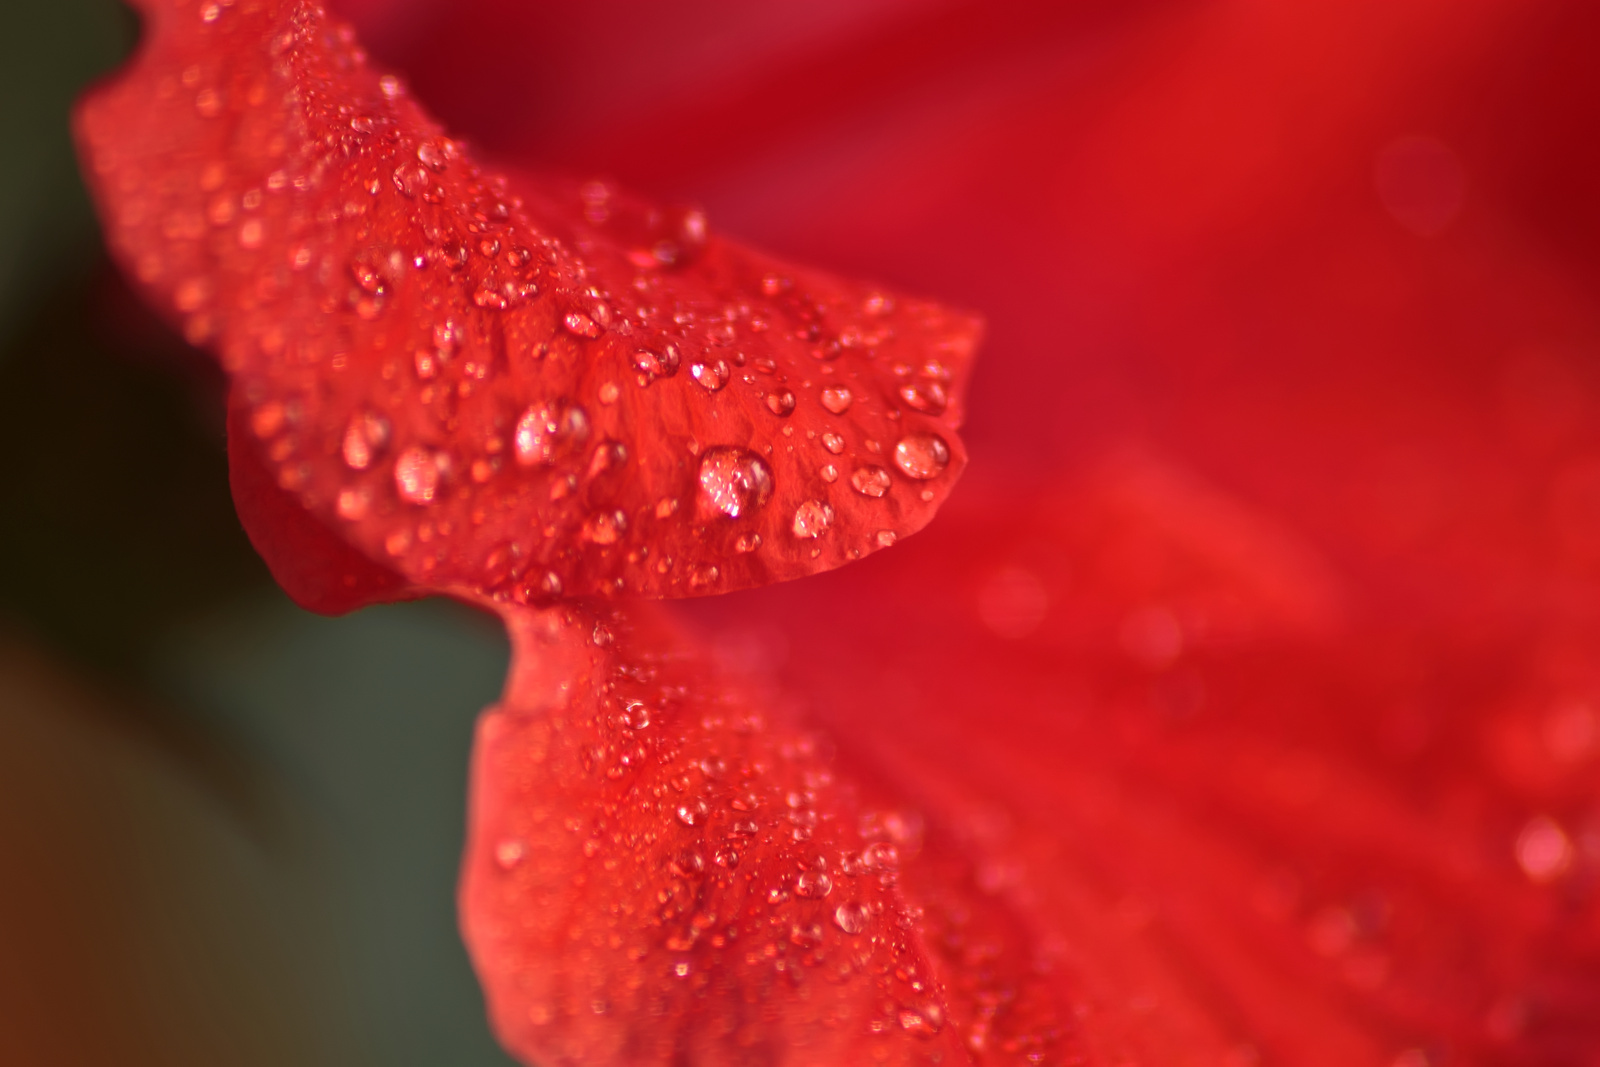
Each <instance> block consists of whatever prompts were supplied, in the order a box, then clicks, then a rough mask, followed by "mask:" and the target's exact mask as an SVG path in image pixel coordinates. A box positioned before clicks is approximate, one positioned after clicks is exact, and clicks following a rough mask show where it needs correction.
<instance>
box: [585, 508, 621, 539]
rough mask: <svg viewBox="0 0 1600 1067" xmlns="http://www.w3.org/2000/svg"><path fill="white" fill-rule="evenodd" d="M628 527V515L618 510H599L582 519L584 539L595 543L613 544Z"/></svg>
mask: <svg viewBox="0 0 1600 1067" xmlns="http://www.w3.org/2000/svg"><path fill="white" fill-rule="evenodd" d="M627 528H628V517H627V516H626V515H624V514H623V513H622V512H620V511H599V512H596V513H595V514H593V515H590V516H589V517H588V518H586V519H584V520H583V537H584V540H586V541H590V542H592V543H594V544H597V545H614V544H616V543H617V539H618V538H619V537H621V536H622V533H623V531H624V530H626V529H627Z"/></svg>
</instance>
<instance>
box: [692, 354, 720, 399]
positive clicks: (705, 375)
mask: <svg viewBox="0 0 1600 1067" xmlns="http://www.w3.org/2000/svg"><path fill="white" fill-rule="evenodd" d="M689 375H690V377H692V378H693V379H694V380H695V381H697V382H699V383H700V384H701V385H703V386H705V387H706V388H707V389H709V390H710V391H711V392H713V393H715V392H717V391H718V390H719V389H721V388H722V387H723V386H725V385H727V384H728V364H727V363H725V362H724V361H722V360H720V359H719V360H716V361H714V362H709V363H691V364H689Z"/></svg>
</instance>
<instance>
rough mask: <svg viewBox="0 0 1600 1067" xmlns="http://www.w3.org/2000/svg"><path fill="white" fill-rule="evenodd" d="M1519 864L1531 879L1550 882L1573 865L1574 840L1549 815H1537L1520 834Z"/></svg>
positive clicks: (1538, 881)
mask: <svg viewBox="0 0 1600 1067" xmlns="http://www.w3.org/2000/svg"><path fill="white" fill-rule="evenodd" d="M1516 856H1517V866H1519V867H1521V868H1522V873H1523V874H1525V875H1527V876H1528V880H1529V881H1531V882H1536V883H1538V884H1539V885H1547V884H1549V883H1550V882H1553V881H1555V880H1556V879H1557V878H1560V877H1561V876H1562V875H1563V874H1565V873H1567V868H1569V867H1571V866H1572V840H1571V838H1569V837H1568V836H1567V832H1566V831H1565V830H1563V829H1562V828H1561V824H1560V823H1557V822H1556V821H1555V820H1554V819H1552V818H1550V817H1549V816H1547V815H1535V816H1534V817H1533V818H1531V819H1529V820H1528V821H1527V822H1526V823H1524V824H1523V827H1522V830H1521V832H1519V833H1518V834H1517V843H1516Z"/></svg>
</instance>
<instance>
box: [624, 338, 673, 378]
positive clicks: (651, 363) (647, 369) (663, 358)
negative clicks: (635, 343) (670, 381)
mask: <svg viewBox="0 0 1600 1067" xmlns="http://www.w3.org/2000/svg"><path fill="white" fill-rule="evenodd" d="M633 369H634V370H636V371H638V372H639V373H640V374H642V375H644V376H645V377H646V379H655V378H670V377H672V376H673V375H674V374H677V373H678V350H677V349H676V348H674V347H673V346H672V345H666V346H664V347H663V348H662V349H661V351H660V352H652V351H650V350H649V349H648V348H641V349H640V350H639V351H637V352H635V353H634V354H633Z"/></svg>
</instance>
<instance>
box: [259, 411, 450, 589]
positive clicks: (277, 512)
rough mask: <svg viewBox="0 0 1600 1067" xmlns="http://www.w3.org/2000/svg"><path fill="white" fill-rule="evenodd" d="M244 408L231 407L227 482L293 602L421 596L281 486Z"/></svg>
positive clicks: (262, 553)
mask: <svg viewBox="0 0 1600 1067" xmlns="http://www.w3.org/2000/svg"><path fill="white" fill-rule="evenodd" d="M249 418H250V416H249V413H248V412H247V411H246V410H245V408H244V405H243V404H240V403H237V402H230V403H229V405H228V482H229V484H230V485H231V487H232V489H233V504H234V507H235V508H236V509H238V512H239V521H240V522H241V523H242V524H243V525H244V529H245V533H247V534H249V535H250V543H251V544H252V545H254V546H255V550H256V551H257V552H259V553H260V554H261V558H262V559H264V560H265V561H266V563H267V568H268V569H269V570H271V571H272V577H273V578H274V579H276V580H277V582H278V584H279V585H280V586H282V587H283V591H284V592H286V593H288V594H289V597H290V599H292V600H293V601H294V602H295V603H296V604H299V605H300V606H301V607H303V608H305V609H306V610H307V611H315V612H318V613H319V614H322V615H343V614H344V613H345V612H347V611H354V610H355V609H357V608H360V607H365V606H367V605H368V604H386V603H391V602H393V601H396V600H405V599H408V597H414V596H420V595H422V594H421V593H420V592H419V591H415V590H412V589H411V588H410V587H409V586H407V584H406V581H405V579H404V578H402V577H400V576H399V575H398V574H396V573H395V572H394V571H392V570H389V569H388V568H386V567H380V566H379V565H378V564H376V563H374V562H373V561H372V560H370V559H368V558H367V557H366V556H364V555H362V554H361V553H360V552H357V551H356V550H355V549H354V548H352V547H350V545H348V544H346V543H345V542H344V541H342V540H340V539H339V536H338V535H337V534H335V533H334V532H333V531H332V530H330V529H328V528H327V527H326V526H324V525H323V524H322V523H321V522H319V521H317V519H316V518H315V517H314V516H313V515H311V513H310V512H308V511H306V509H305V508H303V507H301V506H300V501H298V500H296V499H295V497H294V495H293V494H292V493H290V492H288V491H287V490H285V489H284V488H282V487H281V486H280V485H279V484H278V482H277V480H276V478H275V477H274V472H273V470H272V469H271V468H270V467H269V466H268V464H267V462H266V460H265V459H264V458H263V457H262V455H261V454H260V450H259V447H258V445H257V443H256V441H255V438H254V435H252V434H251V433H250V429H249V425H250V424H249Z"/></svg>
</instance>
